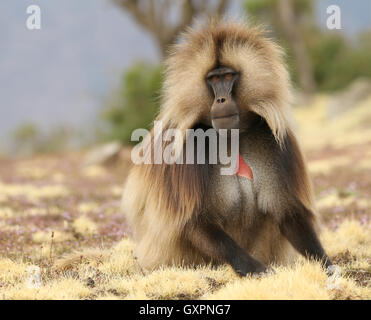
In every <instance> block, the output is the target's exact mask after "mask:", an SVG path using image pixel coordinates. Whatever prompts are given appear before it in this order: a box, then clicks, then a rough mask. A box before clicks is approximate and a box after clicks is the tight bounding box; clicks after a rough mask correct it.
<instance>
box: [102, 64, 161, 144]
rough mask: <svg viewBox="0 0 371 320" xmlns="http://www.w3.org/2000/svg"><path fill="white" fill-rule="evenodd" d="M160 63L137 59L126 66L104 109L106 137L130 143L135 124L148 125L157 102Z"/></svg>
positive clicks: (158, 101) (159, 83) (136, 126)
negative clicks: (133, 63)
mask: <svg viewBox="0 0 371 320" xmlns="http://www.w3.org/2000/svg"><path fill="white" fill-rule="evenodd" d="M161 85H162V67H161V66H154V65H150V64H147V63H144V62H139V63H136V64H135V65H133V66H132V67H131V68H130V69H128V70H127V71H126V72H125V73H124V75H123V77H122V79H121V82H120V84H119V87H118V88H117V90H116V91H115V92H114V93H113V94H112V96H111V97H110V98H109V99H108V101H107V108H106V109H105V110H104V112H103V118H104V119H105V120H106V124H107V127H106V128H105V129H104V131H105V133H104V136H105V138H106V139H110V140H112V139H114V140H120V141H122V142H124V143H131V139H130V138H131V134H132V132H133V130H135V129H137V128H145V129H149V128H150V127H151V124H152V121H153V119H154V117H155V114H156V112H157V111H158V109H159V106H160V98H159V96H160V91H161Z"/></svg>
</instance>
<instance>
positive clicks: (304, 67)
mask: <svg viewBox="0 0 371 320" xmlns="http://www.w3.org/2000/svg"><path fill="white" fill-rule="evenodd" d="M244 3H245V8H246V11H247V13H248V15H249V18H252V19H253V20H256V21H257V22H260V23H262V24H265V25H268V27H270V28H271V31H272V34H273V36H274V37H276V38H277V40H278V42H279V43H280V44H281V45H282V46H283V47H284V49H285V50H286V52H287V63H288V65H289V70H290V72H291V76H292V79H293V80H294V82H295V83H297V85H298V87H299V88H301V89H302V90H303V91H304V92H305V93H311V92H313V90H314V88H317V89H319V90H325V91H332V90H338V89H342V88H344V87H346V86H347V85H349V84H350V83H351V82H352V81H353V80H355V79H356V78H357V77H361V76H366V77H370V76H371V59H370V58H369V57H370V56H371V32H364V33H362V34H360V35H359V39H356V40H355V41H353V42H351V41H350V40H349V39H348V38H346V37H345V35H344V34H343V33H340V32H336V31H327V30H322V29H320V28H319V27H318V26H317V25H316V24H315V20H314V16H313V8H314V6H315V4H316V2H315V1H314V0H244Z"/></svg>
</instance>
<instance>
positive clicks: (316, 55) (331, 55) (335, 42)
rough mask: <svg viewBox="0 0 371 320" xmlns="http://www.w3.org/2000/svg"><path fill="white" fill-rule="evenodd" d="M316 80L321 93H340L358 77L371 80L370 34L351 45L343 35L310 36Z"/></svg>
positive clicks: (323, 33)
mask: <svg viewBox="0 0 371 320" xmlns="http://www.w3.org/2000/svg"><path fill="white" fill-rule="evenodd" d="M308 48H309V52H310V55H311V58H312V63H313V69H314V77H315V80H316V83H317V85H318V88H319V89H320V90H329V91H332V90H338V89H342V88H344V87H346V86H348V85H349V84H350V83H351V82H352V81H353V80H355V79H356V78H358V77H362V76H365V77H371V59H370V57H371V32H368V33H363V34H360V35H359V37H358V39H355V41H354V42H350V41H349V40H348V39H345V38H344V37H343V36H342V35H341V34H340V33H329V32H322V33H321V32H320V31H318V32H316V33H313V34H312V35H311V36H310V37H308Z"/></svg>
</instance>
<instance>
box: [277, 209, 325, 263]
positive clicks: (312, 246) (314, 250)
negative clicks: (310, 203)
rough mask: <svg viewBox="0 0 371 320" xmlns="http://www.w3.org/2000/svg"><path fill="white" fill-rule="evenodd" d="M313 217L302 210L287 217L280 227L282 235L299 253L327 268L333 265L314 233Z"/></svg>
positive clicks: (308, 212)
mask: <svg viewBox="0 0 371 320" xmlns="http://www.w3.org/2000/svg"><path fill="white" fill-rule="evenodd" d="M311 217H312V213H311V212H310V211H308V210H306V209H302V211H301V212H298V213H296V214H294V215H287V216H286V217H285V218H284V219H283V220H282V221H281V223H280V225H279V227H280V230H281V233H282V234H283V235H284V236H285V237H286V238H287V240H288V241H289V242H290V243H291V244H292V246H293V247H294V248H295V249H296V250H297V251H299V252H300V253H301V254H302V255H304V256H305V257H307V258H314V259H317V260H321V261H322V262H323V263H324V265H325V267H326V268H327V267H329V266H330V265H332V263H331V261H330V259H329V257H328V256H327V254H326V252H325V250H324V249H323V247H322V245H321V242H320V241H319V239H318V237H317V235H316V232H315V231H314V227H313V223H312V219H311Z"/></svg>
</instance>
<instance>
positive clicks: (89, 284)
mask: <svg viewBox="0 0 371 320" xmlns="http://www.w3.org/2000/svg"><path fill="white" fill-rule="evenodd" d="M86 285H87V286H88V287H90V288H94V287H95V282H94V280H93V279H92V278H90V277H89V278H88V279H87V280H86Z"/></svg>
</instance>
